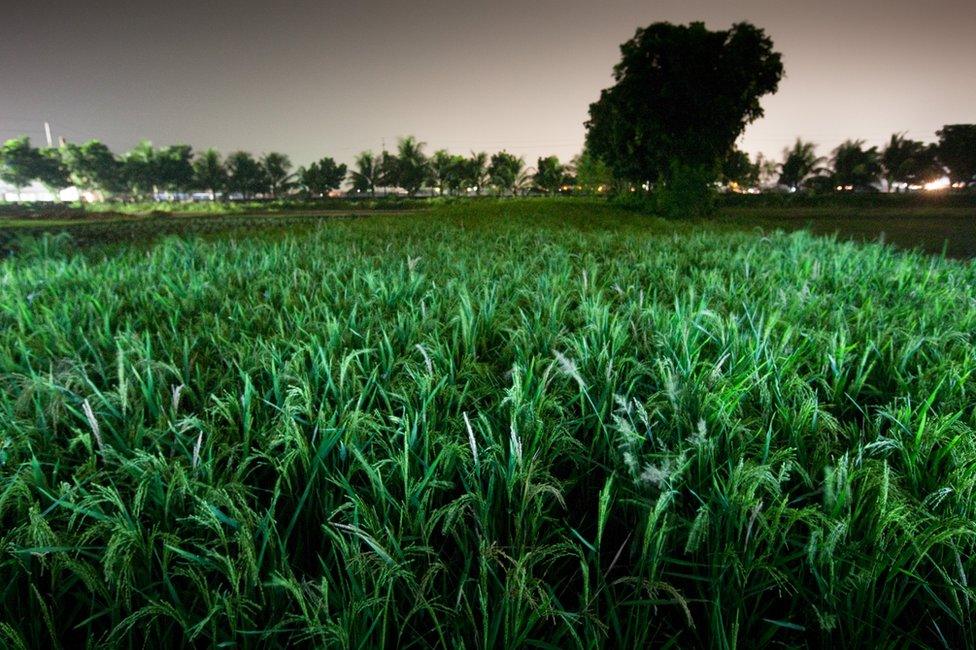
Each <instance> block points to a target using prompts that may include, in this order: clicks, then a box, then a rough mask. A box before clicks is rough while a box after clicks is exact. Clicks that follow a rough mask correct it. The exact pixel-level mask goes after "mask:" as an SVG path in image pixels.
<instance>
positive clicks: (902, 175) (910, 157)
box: [881, 133, 944, 190]
mask: <svg viewBox="0 0 976 650" xmlns="http://www.w3.org/2000/svg"><path fill="white" fill-rule="evenodd" d="M937 154H938V150H937V148H936V146H935V145H931V144H925V143H924V142H920V141H918V140H910V139H908V138H906V137H905V135H904V134H903V133H895V134H893V135H892V136H891V139H890V140H888V144H887V145H885V148H884V150H883V151H882V152H881V166H882V168H883V170H884V178H885V181H887V183H888V188H889V190H890V189H891V186H892V185H893V184H894V183H906V184H918V185H921V184H923V183H927V182H929V181H931V180H935V178H937V177H939V176H941V175H942V174H943V173H944V171H943V170H942V167H941V165H939V162H938V159H937Z"/></svg>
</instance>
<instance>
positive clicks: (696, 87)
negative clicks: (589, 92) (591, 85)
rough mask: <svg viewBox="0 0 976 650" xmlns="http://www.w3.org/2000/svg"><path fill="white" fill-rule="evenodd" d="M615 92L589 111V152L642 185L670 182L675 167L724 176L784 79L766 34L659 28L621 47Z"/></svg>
mask: <svg viewBox="0 0 976 650" xmlns="http://www.w3.org/2000/svg"><path fill="white" fill-rule="evenodd" d="M620 51H621V55H622V58H621V61H620V63H618V64H617V65H616V66H615V67H614V72H613V75H614V80H615V82H616V83H615V85H613V86H612V87H610V88H607V89H605V90H603V92H602V93H601V95H600V99H599V100H598V101H596V102H595V103H593V104H591V105H590V116H589V120H588V121H587V123H586V128H587V135H586V144H587V148H588V150H589V151H590V152H591V153H592V154H593V155H595V156H597V157H598V158H600V159H601V160H603V161H604V162H605V163H607V165H609V166H610V168H611V170H612V171H613V173H614V174H615V175H616V176H618V177H620V178H623V179H627V180H629V181H631V182H632V183H635V184H637V185H642V184H644V183H647V182H656V181H658V180H665V181H666V180H667V179H668V177H669V176H670V175H671V174H672V172H673V170H674V169H675V168H677V167H702V168H706V169H708V170H711V171H713V172H714V173H715V174H716V175H717V172H718V165H719V162H720V161H721V160H722V159H723V158H724V157H725V156H726V155H727V154H728V153H729V151H730V150H731V149H732V146H733V144H734V143H735V141H736V139H737V138H738V137H739V135H740V134H741V133H742V131H743V130H744V129H745V127H746V125H747V124H749V123H751V122H753V121H754V120H756V119H758V118H759V117H761V116H762V115H763V109H762V106H761V105H760V103H759V100H760V98H761V97H763V96H764V95H766V94H769V93H772V92H775V91H776V89H777V88H778V85H779V80H780V78H781V77H782V75H783V64H782V62H781V60H780V55H779V54H778V53H776V52H775V51H773V43H772V41H771V40H770V38H769V37H768V36H766V34H765V32H764V31H763V30H762V29H759V28H757V27H755V26H753V25H751V24H749V23H738V24H736V25H733V26H732V27H731V28H730V29H728V30H721V31H711V30H708V29H706V28H705V25H704V23H700V22H696V23H691V24H689V25H673V24H670V23H654V24H652V25H650V26H648V27H646V28H642V29H638V30H637V34H636V35H635V36H634V38H632V39H631V40H629V41H627V42H626V43H624V44H623V45H622V46H621V47H620Z"/></svg>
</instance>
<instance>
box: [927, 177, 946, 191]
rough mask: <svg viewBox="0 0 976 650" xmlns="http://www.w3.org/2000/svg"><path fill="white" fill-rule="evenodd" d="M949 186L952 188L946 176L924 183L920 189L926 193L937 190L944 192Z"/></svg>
mask: <svg viewBox="0 0 976 650" xmlns="http://www.w3.org/2000/svg"><path fill="white" fill-rule="evenodd" d="M951 186H952V182H951V181H950V180H949V178H948V177H947V176H943V177H942V178H940V179H937V180H934V181H931V182H928V183H926V184H925V185H923V186H922V187H923V188H925V190H926V191H928V192H934V191H937V190H944V189H946V188H948V187H951Z"/></svg>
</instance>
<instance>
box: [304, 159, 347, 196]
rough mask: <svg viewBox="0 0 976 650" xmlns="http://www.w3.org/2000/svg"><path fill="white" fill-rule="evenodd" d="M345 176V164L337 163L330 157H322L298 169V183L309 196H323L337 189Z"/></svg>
mask: <svg viewBox="0 0 976 650" xmlns="http://www.w3.org/2000/svg"><path fill="white" fill-rule="evenodd" d="M345 178H346V165H345V164H342V165H337V164H336V161H335V160H333V159H332V158H328V157H326V158H322V159H321V160H319V161H317V162H313V163H312V164H310V165H309V166H308V167H300V168H299V170H298V184H299V185H300V186H301V188H302V190H303V191H304V192H305V193H307V194H308V195H309V196H325V195H326V194H328V193H329V192H330V191H331V190H336V189H339V186H340V185H342V181H343V180H345Z"/></svg>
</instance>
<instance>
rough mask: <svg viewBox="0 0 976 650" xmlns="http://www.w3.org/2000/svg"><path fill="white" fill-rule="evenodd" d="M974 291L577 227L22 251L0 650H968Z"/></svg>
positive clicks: (8, 313) (925, 279)
mask: <svg viewBox="0 0 976 650" xmlns="http://www.w3.org/2000/svg"><path fill="white" fill-rule="evenodd" d="M974 286H976V265H974V264H973V263H972V262H958V261H952V260H946V259H942V258H938V257H927V256H923V255H921V254H918V253H905V252H897V251H895V250H894V249H891V248H889V247H885V246H880V245H874V244H872V245H857V244H853V243H844V242H838V241H835V240H831V239H825V238H815V237H813V236H812V235H810V234H808V233H802V232H801V233H795V234H792V235H785V234H774V235H770V236H766V237H760V236H758V235H755V234H749V233H742V232H719V231H716V230H712V229H708V228H701V227H692V226H688V225H680V224H673V223H666V222H663V221H660V220H656V219H650V218H643V217H639V216H634V215H629V214H626V213H621V212H618V211H615V210H613V209H611V208H609V207H607V206H606V205H605V204H599V203H586V202H559V201H556V202H540V201H533V202H499V203H494V202H483V203H481V204H480V205H479V204H459V205H453V206H443V207H439V208H436V209H435V210H434V211H432V212H430V213H426V214H418V215H398V216H385V217H370V218H368V219H362V220H354V221H337V222H328V221H325V222H323V221H319V222H317V223H315V224H305V225H302V226H300V227H298V228H297V229H295V230H286V231H282V230H281V229H276V230H270V231H266V232H265V231H252V232H249V233H246V234H245V233H235V236H216V235H215V236H208V237H199V236H187V237H183V238H175V237H170V238H166V239H164V240H162V241H157V242H156V243H155V244H153V245H150V246H146V245H143V246H125V245H115V246H107V247H98V248H92V249H87V250H86V251H83V252H76V251H72V250H71V249H70V248H68V247H67V246H66V242H65V241H64V240H63V238H62V239H56V240H53V239H44V240H39V241H37V242H34V243H33V244H31V245H27V246H22V247H21V249H20V252H19V253H18V254H17V255H15V256H14V257H12V258H10V259H7V260H6V261H4V262H2V263H0V380H2V382H3V383H2V387H0V481H2V482H0V612H2V614H0V617H2V618H0V621H2V623H0V639H2V641H0V643H2V644H3V645H5V646H7V647H54V646H57V645H60V646H62V647H78V646H83V645H109V646H123V647H179V646H183V645H185V644H194V645H203V646H211V645H213V646H216V645H223V646H236V647H266V646H285V645H293V646H294V645H298V646H301V645H309V646H334V647H383V646H388V647H395V646H402V647H428V646H440V647H470V648H495V647H513V648H514V647H543V648H572V647H607V648H617V647H651V646H654V647H657V646H673V647H689V646H692V647H694V646H711V647H721V648H731V647H735V646H742V647H760V646H769V645H794V646H795V645H802V644H812V645H823V646H828V645H830V646H833V645H840V646H846V647H865V646H870V647H879V646H897V647H904V646H909V645H931V646H947V647H963V646H969V647H972V646H974V645H976V623H974V612H973V609H974V606H976V602H974V598H976V593H974V589H973V587H972V583H973V581H974V579H976V553H974V551H976V494H974V486H976V482H974V479H976V437H974V428H976V381H974V376H973V371H974V369H976V334H974V332H976V298H974V292H973V287H974Z"/></svg>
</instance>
